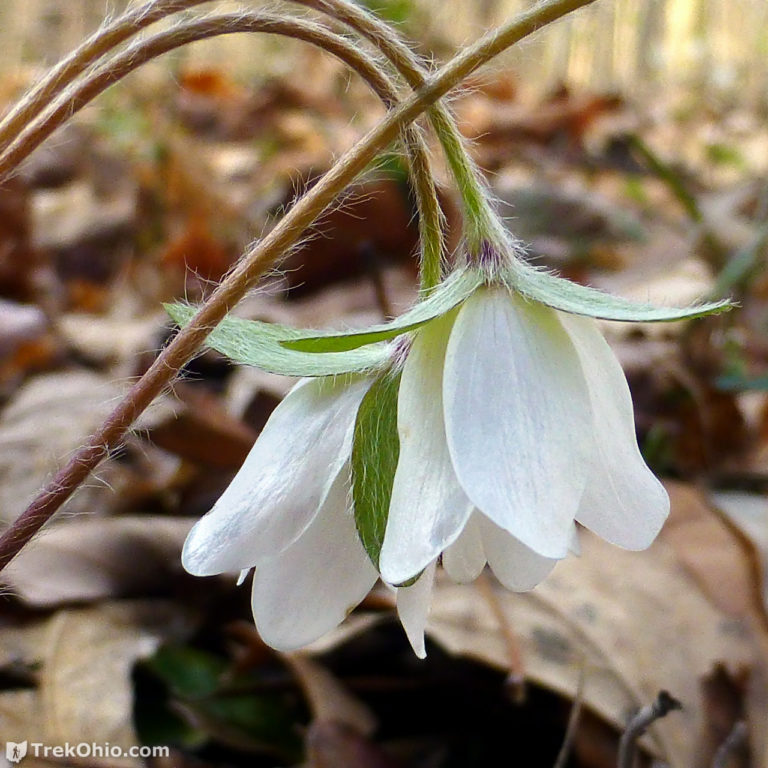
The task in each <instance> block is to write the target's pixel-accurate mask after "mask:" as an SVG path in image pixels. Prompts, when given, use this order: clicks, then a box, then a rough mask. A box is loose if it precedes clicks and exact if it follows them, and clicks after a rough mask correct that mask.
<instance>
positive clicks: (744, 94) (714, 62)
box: [0, 0, 768, 103]
mask: <svg viewBox="0 0 768 768" xmlns="http://www.w3.org/2000/svg"><path fill="white" fill-rule="evenodd" d="M128 4H129V0H109V2H105V0H5V1H4V2H3V4H2V7H0V41H1V42H2V50H1V51H0V67H2V68H3V69H4V70H6V71H9V72H13V71H16V70H18V68H19V67H20V66H22V67H24V66H33V67H34V66H37V65H40V64H45V63H50V62H52V61H54V60H55V59H56V58H58V57H59V56H61V55H62V54H64V53H65V52H66V51H68V50H70V49H71V48H72V47H73V46H74V45H75V44H76V43H77V42H78V41H79V40H81V39H82V38H83V36H84V35H86V34H88V33H89V32H91V31H93V30H94V29H95V28H96V27H98V26H99V24H100V23H101V22H102V21H103V19H104V17H105V8H106V9H108V11H107V12H108V13H109V14H111V15H114V14H116V13H119V12H120V11H121V10H122V9H124V8H125V7H126V6H127V5H128ZM364 4H367V5H368V6H369V7H371V8H374V9H375V10H377V11H378V12H380V13H382V14H383V15H384V16H387V17H389V18H391V19H393V20H395V21H396V22H397V23H398V24H399V25H400V27H401V30H402V31H403V32H404V33H406V34H407V33H409V32H413V31H416V30H418V31H419V33H420V34H419V38H420V39H419V42H420V44H421V45H422V46H423V47H424V48H426V49H430V50H436V51H438V52H441V53H445V52H447V51H449V50H451V49H453V48H455V47H456V46H458V45H461V44H462V43H465V42H467V41H469V40H471V39H473V38H474V37H475V36H476V35H478V34H479V33H480V32H482V31H483V30H484V29H487V28H489V27H491V26H493V25H495V24H498V23H499V22H500V21H501V20H502V19H504V18H507V17H508V16H509V15H510V14H513V13H516V12H518V11H519V10H521V9H522V8H524V7H526V6H528V5H530V3H528V2H526V1H525V0H477V2H472V3H469V2H465V1H464V0H441V2H437V1H436V0H434V1H433V0H367V2H366V3H364ZM249 5H251V6H253V5H259V4H258V3H253V4H249ZM207 7H209V8H211V9H213V8H217V9H219V10H227V9H228V10H232V9H233V8H237V7H242V5H241V4H240V5H239V4H238V3H235V2H229V1H225V2H214V3H210V4H208V6H207ZM766 30H768V9H767V8H766V5H765V3H763V2H761V0H733V1H732V2H724V0H615V2H612V3H600V4H598V5H597V6H596V7H594V8H592V9H588V10H586V11H584V12H582V13H580V14H579V15H578V17H577V18H573V19H570V20H566V21H564V22H563V23H561V24H559V25H557V29H556V30H552V31H550V32H549V33H548V34H547V35H546V36H545V40H541V41H538V42H534V43H526V44H524V45H523V46H522V47H521V49H520V50H519V51H516V52H514V53H511V54H509V55H508V56H507V58H508V59H509V60H511V61H513V62H514V67H515V70H516V71H517V72H518V73H519V74H520V76H521V79H524V80H525V81H526V83H527V84H529V85H531V86H532V87H534V88H539V89H542V88H547V87H551V86H552V84H553V83H560V82H567V83H570V84H574V85H580V86H588V87H591V88H599V89H612V90H615V89H622V90H626V89H632V90H633V91H634V90H639V92H640V93H645V92H646V91H647V89H648V88H650V87H656V88H658V87H668V86H670V85H674V86H680V85H682V86H685V87H688V88H691V89H694V90H699V91H702V90H703V89H708V90H710V89H711V90H714V92H715V93H717V94H720V95H724V96H727V97H729V98H734V99H736V100H745V99H753V100H757V101H758V102H760V103H764V102H765V99H766V98H768V94H766V93H765V78H766V73H767V72H768V56H767V55H766V54H767V53H768V39H767V38H768V31H766ZM233 49H234V55H233ZM267 50H269V48H268V47H267ZM263 51H264V45H263V43H261V42H259V41H254V40H250V41H248V42H247V43H246V42H243V41H241V42H239V43H236V44H235V45H234V46H233V44H232V41H226V42H223V43H221V42H213V43H204V44H200V45H197V46H193V47H191V48H190V49H189V50H188V51H187V52H185V53H184V54H183V56H184V57H185V58H187V59H188V60H194V61H198V62H200V61H203V62H208V63H210V62H212V61H217V60H221V59H222V57H224V58H226V60H227V63H228V66H229V67H232V68H233V69H234V70H235V71H240V72H246V73H250V74H254V73H255V74H263V73H264V71H265V67H266V68H270V67H277V68H280V69H283V68H284V67H285V66H286V62H285V61H283V62H275V61H270V60H269V58H268V59H267V60H266V61H265V60H264V56H263Z"/></svg>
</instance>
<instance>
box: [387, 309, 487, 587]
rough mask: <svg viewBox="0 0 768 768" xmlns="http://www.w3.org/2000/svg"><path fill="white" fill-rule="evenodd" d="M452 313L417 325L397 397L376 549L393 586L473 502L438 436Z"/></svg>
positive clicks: (426, 558) (454, 530) (443, 539)
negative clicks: (393, 454) (391, 472)
mask: <svg viewBox="0 0 768 768" xmlns="http://www.w3.org/2000/svg"><path fill="white" fill-rule="evenodd" d="M454 318H455V314H451V315H447V316H443V317H441V318H439V319H437V320H434V321H433V322H431V323H429V324H428V325H426V326H424V328H422V329H421V330H420V331H419V333H418V335H417V336H416V339H415V341H414V343H413V347H412V348H411V350H410V352H409V353H408V359H407V360H406V363H405V367H404V368H403V375H402V379H401V381H400V391H399V394H398V400H397V431H398V435H399V437H400V456H399V459H398V462H397V470H396V471H395V479H394V483H393V487H392V499H391V502H390V506H389V517H388V520H387V528H386V532H385V535H384V544H383V546H382V548H381V556H380V558H379V568H380V570H381V578H382V579H383V580H384V581H387V582H389V583H390V584H400V583H402V582H404V581H408V579H411V578H413V577H414V576H415V575H416V574H417V573H420V572H421V571H422V570H423V569H424V568H425V566H426V565H427V564H428V563H430V562H432V560H434V559H436V558H437V557H438V556H439V555H440V553H441V552H442V551H443V550H444V549H445V548H446V547H447V546H448V545H449V544H451V543H452V542H453V541H454V540H455V539H456V537H457V536H458V535H459V533H460V532H461V530H462V528H463V527H464V524H465V523H466V521H467V519H468V518H469V514H470V512H471V511H472V504H471V502H470V501H469V499H468V498H467V497H466V495H465V493H464V491H462V490H461V486H460V485H459V482H458V480H457V479H456V474H455V472H454V471H453V466H452V464H451V457H450V454H449V453H448V445H447V443H446V441H445V426H444V418H443V394H442V388H443V363H444V360H445V348H446V346H447V344H448V336H449V334H450V331H451V326H452V325H453V320H454Z"/></svg>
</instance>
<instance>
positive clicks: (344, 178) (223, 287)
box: [0, 0, 594, 570]
mask: <svg viewBox="0 0 768 768" xmlns="http://www.w3.org/2000/svg"><path fill="white" fill-rule="evenodd" d="M592 2H594V0H547V1H546V2H544V3H542V4H540V5H538V6H537V7H535V8H531V9H529V10H528V11H526V12H524V13H522V14H520V15H519V16H518V17H516V18H515V19H514V20H513V21H511V22H510V23H508V24H506V25H505V26H504V27H502V28H501V29H499V30H494V31H492V32H490V33H489V34H487V35H485V36H484V37H483V38H481V39H480V40H479V41H477V42H476V43H475V44H474V45H472V46H470V47H469V48H467V49H465V50H464V51H463V52H462V53H460V54H459V55H458V56H456V57H455V58H453V59H452V60H451V61H449V62H448V63H447V64H446V65H445V66H443V67H442V68H441V69H440V70H439V71H438V72H437V73H436V74H435V75H433V76H431V77H430V78H428V80H427V81H426V83H425V84H424V86H423V87H422V88H420V89H419V91H418V92H417V93H415V94H413V95H412V96H411V97H410V98H408V99H407V100H406V101H405V102H403V103H402V104H401V105H400V106H399V107H397V109H394V110H392V111H390V112H389V113H388V114H387V116H386V117H385V118H384V119H383V120H382V121H381V122H380V123H379V124H378V125H377V126H376V127H375V128H373V129H372V130H370V131H369V132H368V133H367V134H366V135H365V136H364V137H363V138H362V139H361V140H360V141H358V143H357V144H355V146H354V147H352V148H351V149H349V150H348V151H347V152H345V153H344V155H343V156H342V157H341V158H340V159H339V160H338V161H337V162H336V164H335V165H334V166H333V167H332V168H331V169H330V170H329V171H328V173H326V174H325V175H324V176H323V177H322V179H320V181H319V182H318V183H317V184H316V185H315V186H314V187H312V189H310V190H309V191H308V192H306V193H305V194H304V195H303V197H301V198H300V199H299V200H298V201H297V202H296V204H295V205H294V206H293V207H292V208H291V210H290V211H289V212H288V213H287V214H286V215H285V217H284V218H283V219H282V220H281V221H280V223H279V224H278V225H277V226H276V227H275V228H274V229H273V230H272V231H271V232H270V233H269V234H268V235H267V236H266V237H265V238H264V239H263V240H261V241H260V242H258V243H255V244H254V245H253V246H252V247H251V248H249V250H248V251H247V253H246V254H245V255H244V256H243V258H242V259H241V260H240V261H239V262H238V264H237V265H236V267H235V268H234V269H233V271H232V272H231V273H230V274H229V276H228V277H227V278H226V279H225V280H224V281H223V282H222V283H221V284H220V285H219V286H218V287H217V288H216V290H215V291H214V292H213V293H212V294H211V296H210V297H209V298H208V300H207V301H206V302H205V304H203V306H202V307H201V308H200V309H199V310H198V312H197V314H196V315H195V316H194V318H193V319H192V321H191V322H190V324H189V325H187V326H186V327H185V328H183V329H182V330H181V331H180V332H179V333H178V334H177V335H176V337H175V338H174V339H173V340H172V341H171V342H170V343H169V344H168V346H167V347H165V349H164V350H163V351H162V353H161V354H160V355H159V356H158V357H157V359H156V360H155V361H154V363H153V364H152V365H151V366H150V368H149V370H148V371H147V372H146V373H145V374H144V375H143V376H142V377H141V379H139V381H137V382H136V384H134V385H133V387H132V388H131V390H130V391H129V392H128V394H127V395H126V396H125V397H124V398H123V400H122V401H121V402H120V404H119V405H118V406H117V408H115V410H114V411H113V412H112V413H111V414H110V416H109V417H108V418H107V420H106V421H105V422H104V424H103V425H102V426H101V427H100V428H99V429H98V430H97V431H96V432H95V433H94V434H93V435H91V437H90V438H89V439H88V440H87V442H86V443H85V445H83V446H82V447H81V448H80V449H79V450H78V451H77V452H76V453H75V454H74V455H73V456H72V457H71V458H70V460H69V462H68V463H67V464H66V465H65V466H64V467H63V468H62V469H61V470H60V471H59V472H58V473H57V474H56V475H55V476H54V478H53V479H52V480H51V481H50V482H49V483H48V484H47V485H46V486H45V488H44V489H43V490H42V491H41V492H40V494H39V495H38V496H37V497H36V498H35V499H34V500H33V501H32V503H31V504H30V505H29V506H28V507H27V509H26V510H25V511H24V512H23V513H22V514H21V516H20V517H19V518H18V519H17V520H16V521H15V522H14V523H13V525H12V526H11V527H10V528H9V530H7V531H6V532H5V534H4V535H3V536H2V538H0V570H2V568H4V567H5V566H6V565H7V564H8V563H9V562H10V561H11V560H12V559H13V558H14V557H15V555H16V554H17V553H18V552H19V551H20V550H21V549H22V547H24V545H25V544H26V543H27V542H28V541H29V540H30V539H31V538H32V537H33V536H34V535H35V533H37V531H39V530H40V528H42V526H43V525H44V524H45V523H46V522H47V521H48V520H49V519H50V518H51V517H52V516H53V515H54V514H55V512H56V511H57V510H58V509H59V508H60V507H61V506H62V504H64V502H65V501H66V500H67V499H68V498H69V497H70V496H71V495H72V493H73V492H74V491H75V489H76V488H77V487H78V486H79V485H80V484H81V483H82V482H83V481H84V480H85V479H86V478H87V477H88V475H89V474H90V472H91V471H92V470H93V469H94V468H95V467H96V466H97V465H98V464H99V463H100V462H101V461H102V459H104V458H105V457H106V456H107V455H108V454H109V453H110V451H112V450H113V449H114V448H116V447H117V446H118V445H119V444H120V441H121V440H122V438H123V436H124V435H125V433H126V432H127V430H128V429H129V428H130V426H131V424H132V423H133V422H134V421H135V419H136V418H137V417H138V416H139V414H140V413H141V412H142V411H144V410H145V409H146V408H147V406H148V405H149V404H150V403H151V402H152V400H154V398H155V397H156V396H157V394H158V393H160V392H161V391H162V390H163V389H164V388H165V387H167V386H168V384H169V383H170V382H171V381H172V380H173V379H174V377H175V376H176V375H177V374H178V372H179V370H180V369H181V367H182V366H183V365H184V364H185V363H186V362H187V360H189V359H190V357H192V355H194V354H195V352H197V350H198V349H199V348H200V346H201V345H202V343H203V341H204V340H205V338H206V336H207V335H208V334H209V332H210V330H211V329H212V328H214V327H215V326H216V325H217V324H218V323H219V322H220V321H221V320H222V319H223V318H224V316H225V315H226V314H227V312H228V311H229V310H230V309H231V308H232V307H233V306H234V305H235V304H236V303H237V302H238V301H239V300H240V299H241V298H242V297H243V296H244V295H245V293H246V292H247V291H248V290H249V289H250V288H252V287H253V285H254V284H255V283H256V281H257V280H258V279H259V277H260V276H261V275H262V274H263V273H264V272H265V271H266V270H267V269H269V268H270V267H271V266H272V265H273V264H274V263H275V261H276V260H277V259H278V258H280V257H281V256H282V255H283V254H285V252H286V251H287V250H288V249H289V248H291V247H292V246H293V245H294V244H295V243H296V241H297V240H298V239H299V238H300V237H301V234H302V233H303V231H304V230H305V229H306V227H307V226H309V225H310V224H311V223H312V222H313V221H314V220H315V219H316V218H317V217H318V216H319V215H320V214H321V213H322V212H323V211H324V210H325V208H326V207H327V206H328V205H329V204H330V203H331V202H332V201H333V200H334V198H335V197H336V196H337V195H338V194H339V193H340V192H341V191H342V190H343V189H344V188H345V187H346V186H347V184H349V182H351V181H352V180H353V179H354V178H355V177H356V176H357V175H358V174H359V173H360V172H361V171H363V170H364V169H365V167H366V166H367V165H368V163H369V162H370V161H371V160H372V159H373V158H374V156H375V155H376V153H377V152H379V151H380V150H381V149H382V148H383V147H385V146H387V145H388V144H389V143H390V142H391V141H393V140H394V139H395V137H396V136H397V133H398V131H400V129H401V128H402V126H403V125H407V124H408V123H410V122H412V121H413V120H414V119H416V117H418V115H419V114H421V113H422V112H423V111H424V110H425V109H427V108H428V107H429V106H431V105H432V104H434V103H435V102H436V101H437V100H438V99H439V98H441V97H442V96H444V95H445V94H446V93H448V91H450V90H451V88H453V87H454V86H456V85H457V84H458V83H460V82H461V81H462V80H463V79H464V78H465V77H467V75H469V74H471V73H472V72H474V71H475V70H476V69H477V68H478V67H480V66H481V65H482V64H484V63H486V62H488V61H490V60H491V59H492V58H493V57H494V56H496V55H497V54H498V53H500V52H501V51H503V50H504V49H505V48H508V47H509V46H510V45H513V44H514V43H516V42H518V41H519V40H521V39H523V38H524V37H527V36H528V35H530V34H532V33H533V32H535V31H536V30H538V29H540V28H541V27H543V26H545V25H546V24H549V23H551V22H552V21H555V20H556V19H559V18H560V17H562V16H564V15H565V14H567V13H570V12H571V11H573V10H575V9H577V8H581V7H583V6H586V5H589V4H590V3H592Z"/></svg>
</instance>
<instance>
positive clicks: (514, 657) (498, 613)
mask: <svg viewBox="0 0 768 768" xmlns="http://www.w3.org/2000/svg"><path fill="white" fill-rule="evenodd" d="M476 583H477V586H478V587H479V589H480V592H481V593H482V596H483V599H484V600H485V602H486V603H488V606H489V607H490V609H491V610H492V611H493V615H494V618H495V619H496V622H497V623H498V625H499V631H500V632H501V637H502V640H503V641H504V647H505V648H506V651H507V661H508V663H509V675H508V676H507V680H506V683H507V686H508V687H509V689H510V691H511V693H512V698H513V700H514V702H515V703H516V704H522V703H523V702H524V701H525V695H526V690H525V662H524V661H523V651H522V649H521V648H520V641H519V640H518V639H517V635H516V634H515V630H514V629H512V625H511V624H510V623H509V619H508V618H507V614H506V613H504V608H503V606H502V605H501V602H500V601H499V596H498V594H497V593H496V590H495V589H494V588H493V584H492V583H491V580H490V578H489V576H488V573H487V572H486V571H483V572H482V573H481V574H480V576H478V578H477V582H476Z"/></svg>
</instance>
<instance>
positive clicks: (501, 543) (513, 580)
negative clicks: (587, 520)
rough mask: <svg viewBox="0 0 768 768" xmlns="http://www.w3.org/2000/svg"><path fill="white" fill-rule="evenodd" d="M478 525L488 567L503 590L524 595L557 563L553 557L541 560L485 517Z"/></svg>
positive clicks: (540, 557)
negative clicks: (503, 587)
mask: <svg viewBox="0 0 768 768" xmlns="http://www.w3.org/2000/svg"><path fill="white" fill-rule="evenodd" d="M480 523H481V526H482V537H483V549H484V550H485V555H486V557H487V558H488V565H490V566H491V570H492V571H493V574H494V576H496V578H497V579H498V580H499V581H500V582H501V583H502V584H503V585H504V586H505V587H506V588H507V589H511V590H512V591H513V592H527V591H528V590H529V589H533V588H534V587H535V586H536V585H537V584H539V583H540V582H542V581H544V579H545V578H546V577H547V576H548V575H549V572H550V571H551V570H552V569H553V568H554V567H555V565H556V564H557V559H556V558H550V557H542V556H541V555H539V554H537V553H536V552H534V551H533V550H532V549H530V548H528V547H526V546H525V544H523V543H521V542H520V541H518V540H517V539H516V538H515V537H514V536H512V535H511V534H509V533H507V532H506V531H505V530H504V529H502V528H499V526H498V525H496V524H495V523H493V522H492V521H491V520H489V519H488V518H483V519H481V521H480ZM572 527H574V528H575V526H573V524H572Z"/></svg>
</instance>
